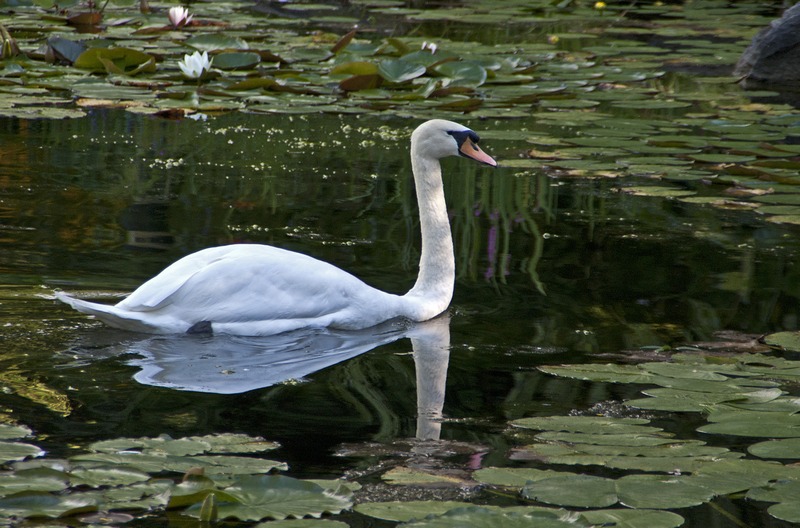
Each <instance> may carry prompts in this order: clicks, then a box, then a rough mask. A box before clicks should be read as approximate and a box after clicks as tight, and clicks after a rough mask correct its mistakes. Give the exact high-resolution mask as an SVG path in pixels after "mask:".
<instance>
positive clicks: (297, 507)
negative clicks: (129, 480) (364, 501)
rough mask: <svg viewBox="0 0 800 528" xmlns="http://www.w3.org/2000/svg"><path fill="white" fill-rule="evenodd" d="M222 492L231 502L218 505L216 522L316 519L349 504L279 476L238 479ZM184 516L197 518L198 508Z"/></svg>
mask: <svg viewBox="0 0 800 528" xmlns="http://www.w3.org/2000/svg"><path fill="white" fill-rule="evenodd" d="M223 492H224V494H225V496H226V497H230V498H232V499H234V501H235V502H220V503H218V506H217V509H218V516H219V519H229V518H235V519H239V520H241V521H258V520H261V519H265V518H272V519H277V520H280V519H286V518H287V517H297V518H300V517H304V516H306V515H311V516H314V517H318V516H320V515H322V514H323V513H331V514H336V513H339V512H341V511H342V510H345V509H348V508H350V507H351V506H352V505H353V503H352V502H351V501H350V499H349V498H347V497H344V496H341V495H337V494H334V493H331V492H330V491H326V490H325V488H323V487H321V486H319V485H317V484H313V483H311V482H307V481H302V480H297V479H293V478H290V477H284V476H282V475H257V476H245V477H241V478H239V479H237V480H236V482H235V483H234V484H233V485H232V486H229V487H227V488H225V489H224V490H223ZM184 513H185V514H186V515H190V516H192V517H199V514H200V505H199V504H197V505H195V506H191V507H189V508H188V509H186V510H185V512H184Z"/></svg>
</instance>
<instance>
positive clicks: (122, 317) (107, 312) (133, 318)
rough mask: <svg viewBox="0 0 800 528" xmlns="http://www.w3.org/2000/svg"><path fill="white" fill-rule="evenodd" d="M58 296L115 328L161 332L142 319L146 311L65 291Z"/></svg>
mask: <svg viewBox="0 0 800 528" xmlns="http://www.w3.org/2000/svg"><path fill="white" fill-rule="evenodd" d="M55 296H56V298H57V299H58V300H59V301H61V302H63V303H66V304H68V305H70V306H71V307H72V308H74V309H75V310H78V311H79V312H81V313H85V314H89V315H93V316H95V317H96V318H97V319H99V320H100V321H102V322H104V323H105V324H107V325H109V326H113V327H114V328H121V329H123V330H130V331H132V332H145V333H148V334H153V333H160V332H159V328H158V327H156V326H153V325H152V324H149V323H147V322H145V321H143V320H142V316H143V315H145V313H144V312H141V313H137V312H130V311H126V310H122V309H120V308H117V307H116V306H112V305H108V304H98V303H93V302H89V301H84V300H82V299H76V298H75V297H71V296H70V295H67V294H66V293H64V292H55Z"/></svg>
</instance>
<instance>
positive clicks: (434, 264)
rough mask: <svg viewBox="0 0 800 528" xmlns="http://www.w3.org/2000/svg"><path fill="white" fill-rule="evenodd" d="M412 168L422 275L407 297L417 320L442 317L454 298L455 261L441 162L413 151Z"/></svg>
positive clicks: (420, 274)
mask: <svg viewBox="0 0 800 528" xmlns="http://www.w3.org/2000/svg"><path fill="white" fill-rule="evenodd" d="M411 164H412V169H413V171H414V183H415V185H416V189H417V202H418V204H419V219H420V230H421V232H422V254H421V255H420V260H419V275H418V277H417V282H416V284H414V287H413V288H411V290H410V291H409V292H408V293H407V294H406V295H405V296H404V298H406V299H407V300H408V301H410V302H411V303H412V304H413V306H412V307H410V308H412V309H413V311H414V312H415V313H413V314H409V315H410V316H412V318H414V319H417V320H425V319H429V318H431V317H434V316H436V315H438V314H440V313H442V312H443V311H444V310H445V309H446V308H447V306H448V305H449V304H450V300H451V299H452V297H453V283H454V282H455V259H454V256H453V238H452V235H451V234H450V220H449V218H448V216H447V204H446V203H445V199H444V189H443V185H442V168H441V165H440V164H439V160H438V159H434V158H429V157H424V156H419V155H418V153H417V152H416V149H414V148H412V149H411Z"/></svg>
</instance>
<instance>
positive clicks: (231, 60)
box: [214, 51, 261, 70]
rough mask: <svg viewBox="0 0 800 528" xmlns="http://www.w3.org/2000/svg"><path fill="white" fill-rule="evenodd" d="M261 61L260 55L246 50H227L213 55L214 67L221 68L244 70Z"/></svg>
mask: <svg viewBox="0 0 800 528" xmlns="http://www.w3.org/2000/svg"><path fill="white" fill-rule="evenodd" d="M260 62H261V55H259V54H258V53H254V52H247V51H229V52H224V53H219V54H217V55H214V67H215V68H219V69H221V70H246V69H250V68H253V67H254V66H256V65H257V64H259V63H260Z"/></svg>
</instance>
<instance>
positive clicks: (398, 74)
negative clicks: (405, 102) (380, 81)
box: [378, 59, 426, 83]
mask: <svg viewBox="0 0 800 528" xmlns="http://www.w3.org/2000/svg"><path fill="white" fill-rule="evenodd" d="M425 71H426V70H425V66H422V65H421V64H415V63H413V62H408V61H405V60H403V59H389V60H384V61H381V62H380V63H379V64H378V73H380V75H381V77H383V78H384V79H386V80H387V81H389V82H393V83H402V82H406V81H410V80H411V79H416V78H417V77H420V76H421V75H424V74H425Z"/></svg>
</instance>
